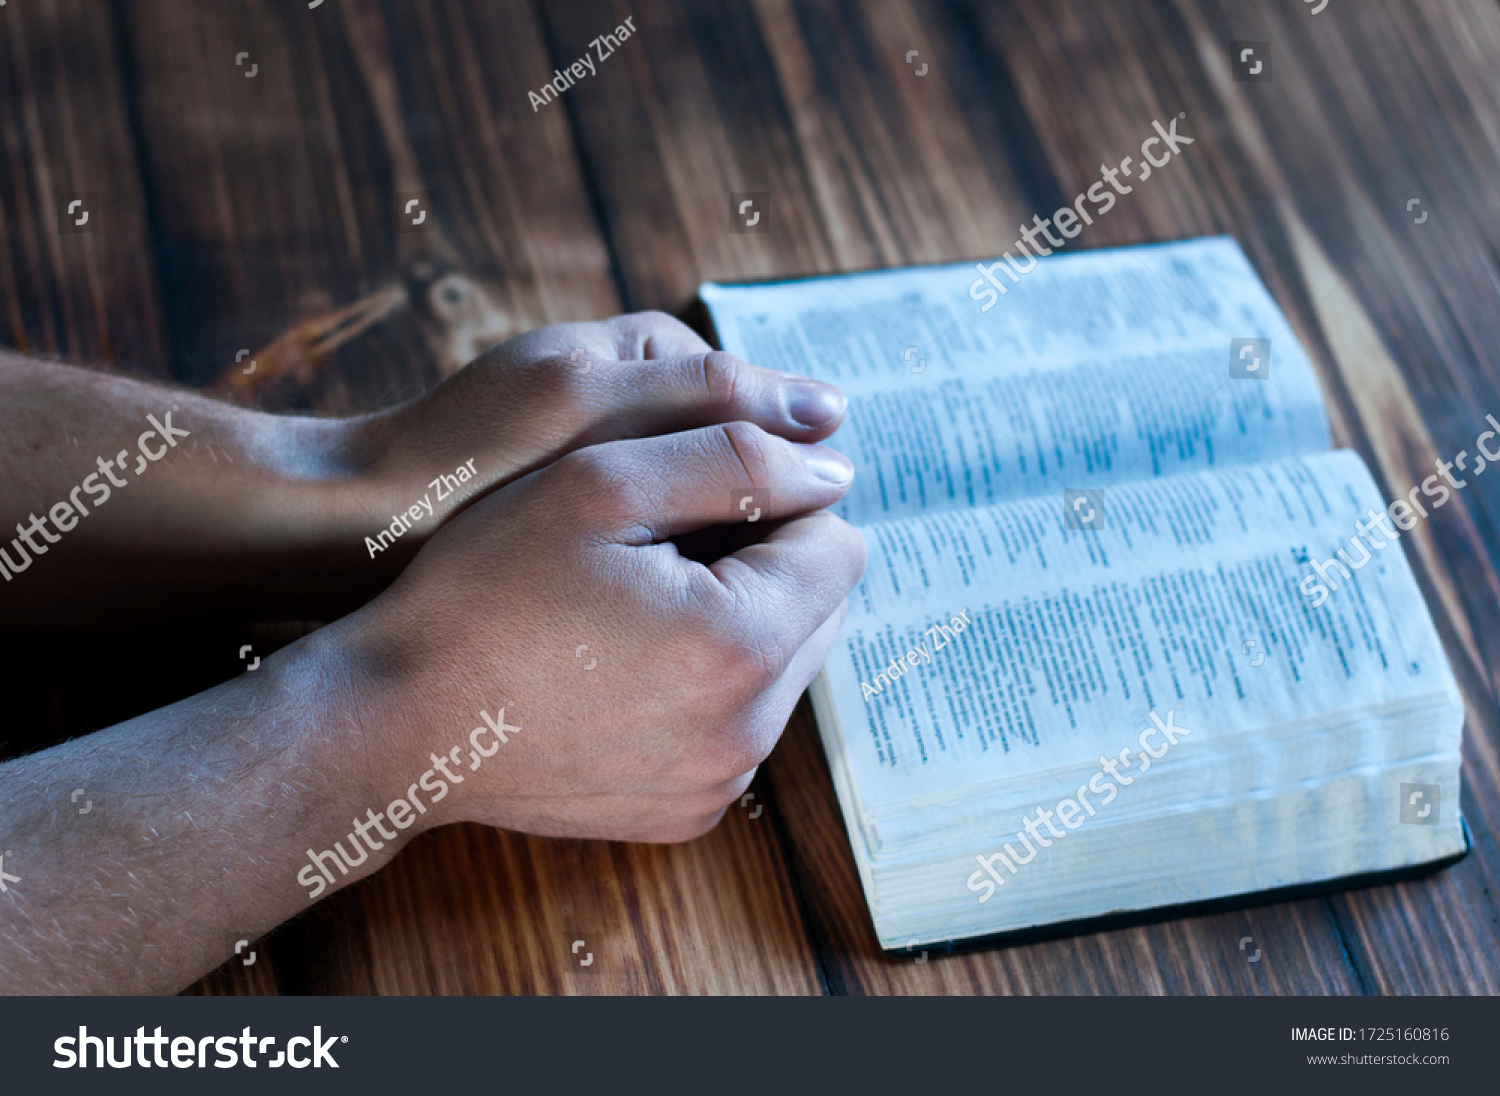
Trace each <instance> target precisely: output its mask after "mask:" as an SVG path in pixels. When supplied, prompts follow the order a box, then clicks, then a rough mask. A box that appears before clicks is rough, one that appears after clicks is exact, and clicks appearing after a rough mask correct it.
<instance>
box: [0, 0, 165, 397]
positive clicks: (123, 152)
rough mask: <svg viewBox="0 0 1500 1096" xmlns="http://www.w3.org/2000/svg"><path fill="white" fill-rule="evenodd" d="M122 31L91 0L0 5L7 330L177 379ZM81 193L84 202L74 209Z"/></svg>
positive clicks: (1, 245) (55, 348) (37, 346)
mask: <svg viewBox="0 0 1500 1096" xmlns="http://www.w3.org/2000/svg"><path fill="white" fill-rule="evenodd" d="M115 29H116V28H115V23H114V21H113V20H112V19H111V17H110V12H109V11H108V9H106V8H103V7H101V6H100V5H99V4H97V3H90V2H89V0H39V2H35V3H28V4H9V5H7V6H6V8H5V10H3V11H0V141H3V147H4V149H5V154H6V155H5V159H6V166H5V170H4V171H0V257H3V258H0V338H3V339H4V341H5V344H6V345H8V346H12V347H16V348H18V349H22V350H28V351H31V352H33V353H37V354H44V355H58V356H62V357H66V358H70V359H74V360H77V361H89V362H94V363H98V364H119V365H124V366H127V367H129V368H131V369H132V370H133V371H136V372H140V373H143V374H146V375H154V376H168V375H169V373H168V372H167V368H166V367H167V365H168V361H167V340H166V331H165V323H164V317H163V313H162V303H161V299H160V296H159V293H158V288H157V272H156V263H155V257H154V256H155V251H154V248H153V247H152V240H151V228H150V224H149V214H148V210H147V201H146V193H145V186H144V181H143V178H142V174H141V170H140V162H139V160H138V157H137V151H138V150H137V149H136V147H135V143H134V140H133V136H132V132H131V124H130V118H129V115H128V107H129V104H130V102H131V94H130V84H129V80H128V69H129V59H128V57H125V56H123V55H122V54H121V51H120V49H119V43H118V41H117V36H116V34H115ZM75 197H76V198H77V200H79V201H80V202H82V203H83V205H82V206H80V207H79V208H78V209H75V210H74V213H73V215H72V216H69V215H68V213H67V206H68V205H69V204H71V201H72V200H73V198H75ZM81 213H86V214H87V220H86V223H85V224H84V225H83V226H82V228H78V227H77V226H76V225H74V224H73V222H75V221H76V220H77V219H78V215H79V214H81ZM75 229H76V231H75Z"/></svg>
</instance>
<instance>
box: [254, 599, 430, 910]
mask: <svg viewBox="0 0 1500 1096" xmlns="http://www.w3.org/2000/svg"><path fill="white" fill-rule="evenodd" d="M347 619H348V618H346V620H347ZM344 623H345V622H343V621H340V622H339V623H337V624H333V625H329V626H327V627H324V628H321V629H319V630H318V631H316V632H314V633H312V634H311V635H309V636H307V637H306V638H304V639H303V640H300V641H299V642H298V643H296V644H294V645H293V646H292V647H289V648H287V649H285V650H284V651H281V652H279V653H278V654H277V655H275V656H273V657H272V658H271V659H268V660H267V662H266V664H265V669H269V670H271V674H270V676H269V677H268V679H267V680H266V681H265V682H263V683H262V684H263V686H264V688H265V689H266V690H267V694H268V703H271V704H276V703H278V700H277V699H275V698H277V697H279V698H281V700H280V702H281V703H284V700H285V698H286V697H288V696H291V697H296V698H297V707H298V710H299V715H298V716H297V717H296V718H297V719H298V722H299V723H300V724H301V725H302V729H301V730H300V731H299V733H298V734H297V736H296V740H295V742H294V744H293V745H292V747H291V748H290V749H288V751H287V753H286V757H285V768H284V776H283V779H284V780H288V781H292V780H295V782H296V785H297V786H298V787H299V788H300V789H301V796H300V798H301V800H302V802H301V804H300V808H301V809H300V811H299V816H298V817H299V821H298V831H297V839H296V841H295V843H294V844H295V848H294V849H293V850H292V852H293V856H292V859H291V867H290V872H289V874H290V875H293V876H295V878H296V882H297V884H298V887H299V889H300V890H301V891H302V893H303V894H305V895H306V897H308V898H312V899H317V898H321V897H323V896H324V895H325V892H328V891H333V890H338V889H340V888H341V887H343V886H346V885H348V884H350V883H353V882H356V881H358V880H359V879H362V878H364V877H365V876H367V875H370V874H373V873H374V872H375V871H378V870H379V869H380V868H382V867H384V866H385V865H386V864H387V863H389V862H390V861H391V860H392V859H394V858H395V856H396V854H397V853H398V852H400V850H401V849H403V848H404V847H405V846H406V844H407V842H408V841H410V840H411V839H412V838H413V837H415V836H416V835H417V834H418V833H420V832H422V831H423V830H424V829H427V828H429V827H430V826H432V825H437V824H440V823H439V822H437V821H436V820H431V821H429V820H428V819H427V818H426V817H424V816H423V815H422V814H421V813H420V812H418V811H417V810H416V809H415V808H411V807H407V808H402V807H399V806H395V804H397V803H398V802H399V801H401V800H403V799H404V797H405V795H404V790H405V788H406V786H407V781H405V780H404V779H403V778H404V775H405V773H406V771H407V770H409V769H410V768H411V767H412V765H413V764H415V759H413V760H411V761H408V760H407V759H406V758H405V757H404V756H403V755H404V752H405V751H403V750H401V749H400V748H399V741H400V739H399V736H398V735H393V734H392V733H391V729H390V718H389V714H388V712H387V707H388V698H387V696H386V695H384V691H383V690H379V689H375V688H372V685H371V678H370V675H369V669H370V666H369V663H368V661H367V657H368V655H367V652H366V651H365V650H364V649H363V648H364V644H363V643H361V642H359V641H357V640H356V641H353V642H351V640H350V633H349V631H348V630H347V629H346V628H345V627H343V625H344ZM424 764H425V763H424ZM393 808H394V809H393Z"/></svg>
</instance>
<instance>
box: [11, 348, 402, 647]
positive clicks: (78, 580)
mask: <svg viewBox="0 0 1500 1096" xmlns="http://www.w3.org/2000/svg"><path fill="white" fill-rule="evenodd" d="M358 428H359V420H342V419H314V418H308V417H298V416H279V415H266V414H261V413H258V412H255V411H249V410H246V409H243V408H237V407H233V406H230V405H228V404H222V403H217V402H215V401H212V400H208V399H204V398H202V397H200V396H196V395H194V394H191V393H188V392H180V391H172V390H169V389H163V388H158V387H155V386H152V385H148V384H143V383H140V382H137V381H133V380H129V379H127V378H123V377H117V376H111V375H108V374H98V373H91V372H87V371H85V370H81V369H74V368H71V367H68V366H61V365H56V364H53V363H43V362H36V361H32V360H30V359H27V358H23V357H19V356H16V355H11V354H0V469H3V474H0V530H3V532H0V549H3V550H4V555H3V556H0V568H3V570H0V627H9V628H53V627H57V626H59V625H58V622H66V625H65V626H67V627H99V626H109V625H111V624H116V623H124V622H129V623H130V624H131V625H132V626H138V625H139V624H141V623H142V622H143V621H145V620H151V619H155V620H160V619H166V618H171V617H177V616H182V615H188V614H213V613H234V614H240V613H254V614H257V615H261V616H277V615H286V616H294V617H301V618H318V617H323V618H331V617H332V616H335V615H338V614H339V613H340V612H342V611H346V610H347V609H349V608H352V607H353V606H356V605H358V604H360V603H362V602H363V601H365V600H367V599H368V598H369V597H370V596H372V595H373V594H374V593H376V592H378V591H379V590H380V589H381V588H382V587H383V586H384V585H386V584H387V583H388V582H389V581H390V579H391V578H392V577H393V575H394V574H395V573H396V572H397V571H398V570H399V567H400V565H401V563H403V562H404V561H405V559H406V558H409V555H410V551H412V550H414V548H415V546H416V545H415V538H411V539H412V541H413V543H412V544H410V545H402V546H401V548H402V549H403V550H401V551H398V552H395V553H389V552H388V553H383V556H382V558H381V559H379V560H372V559H371V558H370V555H369V554H368V553H367V552H366V551H365V548H364V541H363V537H364V535H365V533H367V532H368V531H370V529H371V528H375V529H378V528H380V527H382V526H383V525H385V524H388V523H389V522H390V516H389V514H383V509H384V504H385V502H386V499H385V498H384V497H382V494H381V493H380V492H378V491H375V490H373V485H372V483H371V482H370V478H369V477H368V476H367V475H366V474H365V471H366V468H365V465H366V461H365V457H364V454H363V453H362V452H361V451H360V447H359V444H358V437H357V433H356V432H357V430H358ZM184 431H185V432H186V434H185V435H183V434H182V432H184ZM163 434H166V435H168V436H167V437H163V436H162V435H163ZM385 494H389V492H386V493H385ZM382 516H383V520H382ZM18 526H19V527H18Z"/></svg>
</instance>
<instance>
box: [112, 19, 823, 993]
mask: <svg viewBox="0 0 1500 1096" xmlns="http://www.w3.org/2000/svg"><path fill="white" fill-rule="evenodd" d="M128 24H129V30H130V41H131V43H132V47H133V49H134V50H135V52H136V54H137V56H138V68H139V72H140V84H141V99H142V130H143V134H144V138H145V145H146V149H147V157H148V162H149V164H150V169H151V171H152V174H153V178H155V179H156V180H157V189H158V191H159V193H160V195H161V204H162V209H161V213H160V216H161V220H162V224H163V233H164V235H165V236H166V237H168V238H169V239H170V240H172V241H173V246H172V248H171V249H169V251H168V253H167V254H166V255H165V256H164V263H165V265H166V267H167V269H168V271H169V274H168V282H169V284H170V286H171V289H172V297H171V302H170V310H171V315H172V320H173V336H174V346H175V348H176V350H177V355H178V359H177V366H178V371H179V375H180V376H181V377H182V378H184V379H186V380H190V381H192V382H193V383H200V384H203V383H209V382H211V381H216V380H217V381H220V382H221V383H222V390H224V391H228V392H231V393H232V394H235V395H237V396H240V397H244V398H251V399H256V400H258V401H260V402H261V403H262V405H266V406H306V407H311V408H314V409H316V410H318V411H322V412H341V411H348V410H364V409H368V408H370V407H372V406H376V405H378V404H381V403H384V402H388V401H390V400H391V399H393V398H395V397H397V396H407V395H411V394H414V393H415V392H417V391H420V390H421V389H422V388H423V387H426V386H429V385H431V384H432V383H435V382H436V381H437V380H439V379H440V378H441V377H442V376H444V375H445V374H446V373H448V372H451V371H452V370H453V369H455V368H457V367H458V365H459V364H461V362H462V361H463V360H467V358H468V357H470V356H472V355H473V354H475V353H477V352H479V350H481V349H483V347H484V345H487V343H488V342H491V341H496V340H498V339H499V338H501V337H502V336H503V335H505V334H508V333H510V332H512V331H519V330H522V329H526V328H529V327H532V326H535V325H537V324H542V323H548V322H554V321H559V320H579V319H589V318H594V317H601V316H606V315H610V314H613V313H615V312H617V311H619V301H618V298H617V296H616V294H615V291H614V286H613V283H612V280H611V276H610V270H609V258H608V253H607V251H606V248H605V246H604V244H603V241H602V240H601V238H600V237H599V234H598V231H597V228H596V226H595V224H594V221H593V217H592V213H591V209H590V205H589V197H588V194H587V191H586V188H585V184H584V180H583V177H582V174H581V172H580V168H579V164H578V160H577V156H576V153H575V151H574V149H573V146H572V139H571V136H570V134H569V131H568V121H567V117H566V115H565V114H564V113H562V112H561V111H552V112H550V113H542V112H537V113H535V114H534V113H533V112H532V110H531V108H530V105H529V103H528V100H527V95H526V91H527V89H528V88H531V87H539V86H540V85H541V84H542V83H544V82H545V80H546V79H547V78H549V77H550V75H551V68H552V65H551V64H550V63H549V61H548V60H547V51H546V44H545V41H544V39H543V35H542V32H541V28H540V27H538V25H537V24H536V22H535V20H534V17H533V15H532V12H531V8H530V6H529V5H527V4H525V3H522V2H518V0H517V2H508V3H502V4H491V3H479V2H474V3H454V4H442V5H428V4H393V5H385V6H381V5H377V4H375V3H370V2H358V0H352V2H346V3H341V4H339V5H333V4H330V5H328V6H327V7H325V8H320V9H318V10H316V11H311V12H309V11H306V10H305V9H304V8H303V7H302V6H300V5H293V6H292V7H291V8H290V9H288V10H282V9H272V8H270V7H269V6H262V5H259V4H252V3H248V2H239V0H237V2H233V3H225V4H216V5H212V6H205V5H193V6H185V5H181V4H177V3H175V2H171V0H144V2H142V3H141V4H139V5H135V6H132V9H131V15H130V17H129V20H128ZM185 45H186V47H187V48H185ZM239 52H248V53H249V54H250V62H249V63H254V64H257V65H258V66H259V68H258V70H257V73H256V75H255V76H254V77H249V76H247V75H245V73H246V71H247V70H248V66H247V65H241V66H239V67H236V66H235V64H234V58H235V56H236V54H237V53H239ZM408 191H421V192H424V193H425V194H427V195H428V196H430V199H431V208H430V210H429V217H430V218H432V228H433V231H431V232H425V231H424V232H411V233H407V232H398V231H397V230H396V229H397V217H396V212H397V196H398V195H399V194H402V193H404V192H408ZM455 279H457V281H456V282H455ZM455 284H457V285H459V286H460V287H461V288H462V289H463V292H464V294H465V295H466V297H465V300H463V301H460V302H459V305H458V306H456V307H455V308H452V309H448V310H447V311H445V310H444V305H445V302H444V300H443V299H442V296H443V293H444V292H446V291H447V290H451V289H452V288H453V287H454V285H455ZM351 333H352V337H349V336H350V335H351ZM236 347H239V348H247V347H248V348H258V349H256V350H254V351H253V352H252V353H253V357H252V360H257V359H259V358H261V357H264V358H265V359H266V361H265V364H266V366H267V368H268V370H270V371H273V372H276V371H279V377H280V379H279V381H278V383H277V384H276V385H274V386H272V387H270V388H259V389H257V388H255V387H254V386H253V385H243V384H238V383H237V382H236V381H235V373H236V372H238V370H237V369H236V367H235V365H234V363H233V361H232V359H233V356H234V354H235V348H236ZM257 368H259V366H258V367H257ZM223 382H227V383H223ZM294 634H295V633H291V634H287V635H283V636H282V637H281V639H282V640H283V641H285V640H287V639H289V638H292V635H294ZM263 638H271V637H265V636H263ZM274 645H275V644H274V642H267V643H265V644H262V645H261V646H258V647H257V651H258V652H259V651H263V650H266V649H270V647H272V646H274ZM579 936H581V937H582V938H583V939H585V941H586V943H585V945H584V947H583V949H582V951H581V952H580V954H579V955H578V956H576V957H575V956H574V955H573V954H572V952H571V948H570V945H571V942H572V940H573V939H575V938H578V937H579ZM257 948H258V953H257V962H256V965H255V966H254V967H253V968H244V967H243V966H242V965H241V964H240V963H239V962H238V961H236V960H230V961H229V962H227V963H226V964H225V966H224V967H223V968H221V969H220V970H219V971H218V972H216V973H215V974H214V975H212V976H210V977H209V978H207V979H205V980H204V981H203V982H201V983H200V984H199V985H198V987H196V992H202V993H228V992H262V991H265V990H266V989H267V986H266V982H265V973H264V972H266V971H270V972H272V974H273V975H274V983H273V984H274V985H275V986H276V987H277V988H279V990H280V991H281V992H297V993H530V992H549V993H621V992H695V993H725V992H735V993H811V992H818V990H819V984H818V980H817V974H816V966H815V963H814V961H813V958H812V955H811V951H810V948H809V945H808V943H807V940H806V937H805V934H804V932H803V930H802V926H801V922H800V920H799V918H798V915H797V911H796V903H795V896H794V894H793V891H792V888H791V883H790V878H789V874H788V870H787V867H786V865H785V863H784V860H783V858H782V855H781V853H780V850H779V847H778V845H777V842H776V839H775V834H774V831H773V829H772V828H771V827H769V826H767V825H764V824H761V823H760V822H759V821H756V822H750V821H748V820H746V819H744V818H731V819H729V820H728V821H726V822H725V824H723V825H721V826H720V827H719V828H718V829H717V830H715V831H714V833H712V834H711V835H709V836H707V837H705V838H703V839H701V840H699V841H696V842H693V843H690V844H687V845H682V846H673V847H665V848H658V847H627V846H622V845H614V844H606V843H600V842H560V841H548V840H542V839H534V838H528V837H524V836H520V835H516V834H507V833H501V832H498V831H492V830H487V829H483V828H480V827H450V828H448V829H445V830H442V831H439V832H436V833H433V834H429V835H425V836H424V837H422V838H421V839H420V840H418V841H417V842H414V843H413V845H412V846H411V847H410V848H409V849H408V850H406V851H405V852H403V854H402V855H401V856H400V857H399V858H398V860H397V861H396V863H395V864H393V865H392V866H391V867H390V868H389V869H388V870H386V871H384V872H382V873H380V874H379V875H378V876H376V877H374V878H373V879H371V880H369V881H367V882H365V883H362V884H360V885H359V886H357V887H353V888H350V889H349V890H347V891H345V892H341V893H340V894H338V895H335V896H333V897H331V898H330V899H328V900H327V901H325V902H323V903H321V904H319V905H318V906H317V907H316V908H315V909H314V910H312V911H310V912H309V913H308V914H306V915H304V916H303V917H301V918H298V919H297V920H296V921H294V922H292V923H291V924H289V925H287V926H284V927H283V928H282V929H280V930H278V931H277V932H275V933H273V934H272V935H271V936H270V937H269V938H267V939H266V940H264V941H261V942H259V944H258V945H257ZM590 951H592V952H593V953H594V955H595V961H594V962H593V963H591V964H590V965H589V967H588V968H582V973H575V969H574V968H573V966H572V963H573V961H574V959H575V958H576V959H582V958H583V956H585V955H587V954H588V953H589V952H590Z"/></svg>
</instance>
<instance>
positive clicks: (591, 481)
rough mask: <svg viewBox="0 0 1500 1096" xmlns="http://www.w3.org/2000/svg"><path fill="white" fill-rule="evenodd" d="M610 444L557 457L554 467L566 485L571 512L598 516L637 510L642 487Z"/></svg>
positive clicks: (577, 450)
mask: <svg viewBox="0 0 1500 1096" xmlns="http://www.w3.org/2000/svg"><path fill="white" fill-rule="evenodd" d="M612 448H613V447H612V446H609V445H595V446H590V447H589V448H587V449H575V450H574V451H573V452H571V453H568V454H566V455H564V456H562V457H560V458H558V461H557V463H556V465H554V468H555V470H556V473H557V475H558V476H559V477H560V478H561V479H562V480H563V482H564V483H565V484H566V485H567V487H568V492H567V495H568V498H569V499H570V502H571V506H572V513H573V514H574V515H579V514H583V515H587V516H589V517H592V518H596V519H597V518H598V517H600V516H601V515H603V516H611V515H618V514H628V513H635V512H637V511H638V510H639V508H640V506H641V504H642V502H643V499H642V488H641V486H640V483H639V481H638V480H637V478H636V477H634V476H631V475H630V474H629V472H628V470H627V469H626V468H625V467H624V465H623V462H622V461H621V460H620V459H619V458H618V457H617V456H616V455H615V454H614V453H613V452H612Z"/></svg>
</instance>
